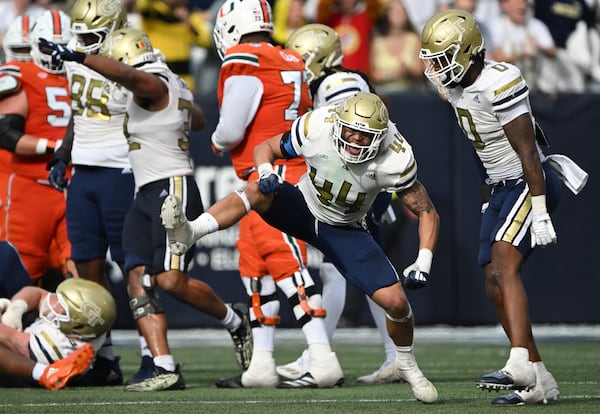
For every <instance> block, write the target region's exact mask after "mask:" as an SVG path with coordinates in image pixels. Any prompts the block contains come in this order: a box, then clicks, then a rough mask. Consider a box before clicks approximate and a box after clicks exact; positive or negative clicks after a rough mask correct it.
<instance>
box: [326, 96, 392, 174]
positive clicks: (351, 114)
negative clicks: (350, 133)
mask: <svg viewBox="0 0 600 414" xmlns="http://www.w3.org/2000/svg"><path fill="white" fill-rule="evenodd" d="M388 121H389V115H388V110H387V108H386V106H385V104H384V103H383V101H382V100H381V98H379V96H377V95H375V94H374V93H370V92H359V93H357V94H356V95H354V96H351V97H350V98H348V99H346V100H345V101H343V102H342V103H341V104H340V105H339V106H338V107H337V108H336V109H335V118H334V121H333V145H334V147H335V150H336V151H337V153H338V155H339V156H340V157H341V158H342V159H343V160H344V161H346V162H347V163H350V164H358V163H361V162H365V161H369V160H371V159H373V158H375V156H376V155H377V153H378V152H379V146H380V145H381V141H383V140H384V138H385V137H386V135H387V132H388ZM344 127H347V128H350V129H352V130H355V131H360V132H361V133H362V134H363V135H368V136H370V137H371V142H370V143H369V144H368V145H359V144H357V143H353V142H349V141H346V139H345V138H344Z"/></svg>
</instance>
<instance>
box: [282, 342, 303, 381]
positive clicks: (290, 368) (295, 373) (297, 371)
mask: <svg viewBox="0 0 600 414" xmlns="http://www.w3.org/2000/svg"><path fill="white" fill-rule="evenodd" d="M309 364H310V363H309V353H308V349H305V350H304V351H303V352H302V354H301V355H300V356H299V357H298V359H297V360H295V361H292V362H290V363H288V364H285V365H278V366H277V368H276V371H277V374H278V375H280V376H282V377H283V378H285V379H289V380H295V379H298V378H300V377H301V376H302V375H304V374H306V373H307V372H308V366H309Z"/></svg>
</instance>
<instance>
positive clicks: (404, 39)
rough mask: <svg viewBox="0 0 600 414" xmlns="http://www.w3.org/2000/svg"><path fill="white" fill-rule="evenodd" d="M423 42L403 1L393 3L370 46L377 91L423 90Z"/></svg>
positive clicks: (373, 79) (390, 3)
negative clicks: (421, 53) (421, 54)
mask: <svg viewBox="0 0 600 414" xmlns="http://www.w3.org/2000/svg"><path fill="white" fill-rule="evenodd" d="M420 49H421V40H420V36H419V34H417V32H416V31H415V28H414V26H413V24H412V23H411V21H410V20H409V18H408V15H407V13H406V9H405V8H404V4H403V1H402V0H390V1H389V3H388V5H387V7H386V9H385V13H384V14H383V15H382V16H381V18H380V19H379V20H378V21H377V25H376V28H375V34H374V36H373V39H372V43H371V71H370V73H371V81H372V82H373V83H374V84H375V86H376V87H377V91H378V92H383V93H387V92H397V91H406V90H417V89H421V90H422V89H424V88H425V86H424V85H425V83H424V77H423V62H422V60H421V59H419V50H420Z"/></svg>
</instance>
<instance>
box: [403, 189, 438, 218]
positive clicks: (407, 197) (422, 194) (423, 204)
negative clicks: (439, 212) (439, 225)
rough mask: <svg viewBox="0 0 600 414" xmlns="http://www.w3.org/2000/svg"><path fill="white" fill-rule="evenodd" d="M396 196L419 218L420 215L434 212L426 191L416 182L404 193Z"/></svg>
mask: <svg viewBox="0 0 600 414" xmlns="http://www.w3.org/2000/svg"><path fill="white" fill-rule="evenodd" d="M398 196H399V197H400V199H401V200H402V202H403V203H404V205H405V206H406V208H408V209H409V210H410V211H411V212H412V213H413V214H415V215H416V216H420V215H421V213H429V212H431V211H433V210H434V207H433V203H432V202H431V199H430V198H429V194H427V190H426V189H425V187H423V184H421V183H420V182H419V181H418V180H417V181H416V182H415V183H414V184H413V185H412V186H411V187H410V188H407V189H406V190H404V191H401V192H399V193H398Z"/></svg>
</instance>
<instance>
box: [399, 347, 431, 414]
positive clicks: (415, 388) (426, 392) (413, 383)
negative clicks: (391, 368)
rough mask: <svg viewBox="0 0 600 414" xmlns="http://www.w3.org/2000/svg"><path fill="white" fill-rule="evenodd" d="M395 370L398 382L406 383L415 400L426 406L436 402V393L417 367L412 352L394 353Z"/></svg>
mask: <svg viewBox="0 0 600 414" xmlns="http://www.w3.org/2000/svg"><path fill="white" fill-rule="evenodd" d="M396 369H397V370H398V375H399V377H400V380H402V381H405V382H407V383H408V384H409V385H410V388H411V390H412V392H413V394H414V396H415V398H416V399H417V400H419V401H421V402H424V403H426V404H431V403H434V402H436V401H437V400H438V391H437V389H436V388H435V385H433V384H432V383H431V382H430V381H429V380H428V379H427V378H425V375H423V373H422V372H421V370H420V369H419V367H418V366H417V362H416V360H415V355H414V354H413V353H412V352H410V353H409V352H406V353H405V352H397V353H396Z"/></svg>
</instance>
